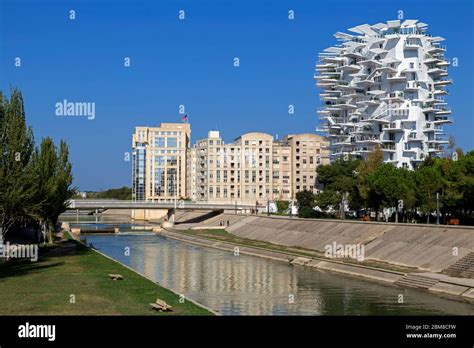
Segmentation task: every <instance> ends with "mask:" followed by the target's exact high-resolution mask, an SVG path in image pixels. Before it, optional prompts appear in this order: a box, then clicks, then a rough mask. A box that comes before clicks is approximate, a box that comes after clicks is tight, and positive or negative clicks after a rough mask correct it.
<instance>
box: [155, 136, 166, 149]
mask: <svg viewBox="0 0 474 348" xmlns="http://www.w3.org/2000/svg"><path fill="white" fill-rule="evenodd" d="M155 147H165V138H161V137H159V138H155Z"/></svg>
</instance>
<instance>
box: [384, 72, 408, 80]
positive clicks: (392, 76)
mask: <svg viewBox="0 0 474 348" xmlns="http://www.w3.org/2000/svg"><path fill="white" fill-rule="evenodd" d="M406 80H407V77H406V76H405V75H396V74H387V81H389V82H403V81H406Z"/></svg>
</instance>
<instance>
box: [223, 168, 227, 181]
mask: <svg viewBox="0 0 474 348" xmlns="http://www.w3.org/2000/svg"><path fill="white" fill-rule="evenodd" d="M224 182H227V170H224Z"/></svg>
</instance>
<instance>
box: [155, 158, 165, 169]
mask: <svg viewBox="0 0 474 348" xmlns="http://www.w3.org/2000/svg"><path fill="white" fill-rule="evenodd" d="M164 165H165V156H155V166H158V167H163V166H164Z"/></svg>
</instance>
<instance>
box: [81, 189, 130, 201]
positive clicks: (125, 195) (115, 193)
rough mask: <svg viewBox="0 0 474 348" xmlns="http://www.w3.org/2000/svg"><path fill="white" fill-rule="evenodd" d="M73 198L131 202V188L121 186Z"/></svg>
mask: <svg viewBox="0 0 474 348" xmlns="http://www.w3.org/2000/svg"><path fill="white" fill-rule="evenodd" d="M73 198H77V199H82V198H87V199H119V200H128V201H130V200H132V188H131V187H127V186H122V187H120V188H111V189H108V190H103V191H98V192H92V191H91V192H86V196H85V197H83V196H82V195H80V194H75V195H74V197H73Z"/></svg>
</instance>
